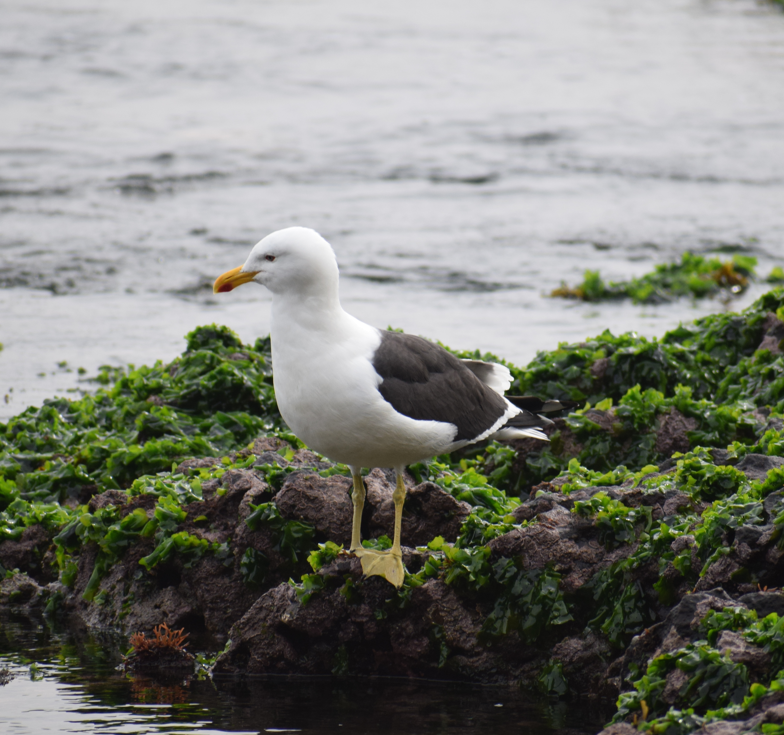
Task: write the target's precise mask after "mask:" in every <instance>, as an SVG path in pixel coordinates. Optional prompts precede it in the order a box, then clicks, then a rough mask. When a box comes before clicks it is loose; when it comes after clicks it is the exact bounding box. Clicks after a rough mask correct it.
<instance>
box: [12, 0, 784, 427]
mask: <svg viewBox="0 0 784 735" xmlns="http://www.w3.org/2000/svg"><path fill="white" fill-rule="evenodd" d="M2 15H3V22H2V24H0V95H2V97H1V98H2V100H3V103H2V108H3V112H2V115H0V216H1V217H2V227H1V228H0V315H1V316H2V319H1V320H0V342H2V343H4V345H5V349H4V350H3V351H2V352H0V396H3V395H4V396H5V402H2V401H0V418H4V417H5V418H7V417H8V416H11V415H13V414H15V413H17V412H18V411H20V410H21V409H22V408H24V407H25V406H26V405H29V404H39V403H40V402H41V401H42V400H43V399H44V398H46V397H50V396H52V395H53V394H55V393H57V394H64V393H67V392H68V391H74V390H75V389H76V388H77V387H78V385H79V383H78V382H77V378H78V374H77V372H76V368H78V367H83V368H85V369H86V370H87V371H88V373H92V372H94V371H95V369H96V368H97V366H98V365H100V364H102V363H113V364H123V363H129V362H130V363H136V364H140V363H143V362H149V361H153V360H155V359H157V358H162V359H170V358H172V357H174V356H175V355H176V354H178V353H179V352H180V351H181V350H182V348H183V347H184V342H183V339H182V337H183V335H184V334H185V332H186V331H188V330H190V329H192V328H193V327H195V326H197V325H198V324H203V323H209V322H212V321H216V322H219V323H225V324H228V325H230V326H231V327H233V328H234V329H236V330H237V331H238V332H239V334H240V336H241V337H242V338H243V339H253V338H255V337H256V336H258V335H260V334H264V333H266V332H267V331H268V319H269V309H268V302H269V299H268V296H267V295H266V293H264V291H263V289H259V288H256V287H255V286H247V287H245V288H244V289H240V290H239V291H237V292H233V293H232V294H230V295H222V296H221V297H220V298H217V297H214V296H213V295H212V293H211V291H210V288H209V284H210V283H211V282H212V280H213V279H214V278H215V276H216V275H218V274H220V273H222V272H223V271H225V270H228V269H229V268H232V267H234V266H236V265H240V264H241V263H242V262H243V261H244V259H245V257H246V255H247V253H248V251H249V249H250V247H251V246H252V245H253V244H254V243H255V242H256V241H257V240H258V239H260V238H261V237H262V236H263V235H265V234H266V233H268V232H269V231H271V230H274V229H278V228H280V227H284V226H288V225H292V224H303V225H308V226H311V227H314V228H316V229H318V230H319V231H321V232H322V233H323V234H324V235H325V236H326V237H327V238H328V239H329V240H330V241H331V242H332V243H333V245H334V247H335V249H336V251H337V253H338V259H339V262H340V265H341V269H342V274H343V281H342V295H343V301H344V304H345V306H346V307H347V308H348V309H349V310H350V311H351V312H353V313H355V314H356V315H357V316H359V317H360V318H363V319H365V320H366V321H369V322H371V323H373V324H376V325H378V326H381V327H385V326H387V325H389V324H391V325H393V326H396V327H402V328H404V329H405V330H406V331H409V332H413V333H417V334H422V335H425V336H428V337H430V338H433V339H440V340H442V341H443V342H445V343H446V344H449V345H451V346H453V347H457V348H470V349H474V348H479V349H481V350H490V351H492V352H495V353H496V354H498V355H501V356H503V357H506V358H507V359H510V360H512V361H514V362H516V363H519V364H524V363H526V362H527V361H528V360H529V359H531V358H532V357H533V356H534V354H535V352H536V351H537V350H538V349H549V348H553V347H555V345H556V344H557V342H559V341H564V340H567V341H574V340H580V339H583V338H585V337H586V336H589V335H593V334H597V333H599V332H601V331H602V330H603V329H604V328H606V327H610V328H612V329H613V330H614V331H616V332H618V331H623V330H627V329H636V330H637V331H639V332H641V333H644V334H661V333H663V332H664V331H665V330H666V329H667V328H670V327H672V326H674V325H676V324H677V323H678V321H679V320H681V319H691V318H694V317H695V316H698V315H700V314H703V313H708V312H711V311H714V310H716V309H717V308H720V305H718V304H716V303H710V302H709V303H705V304H700V305H697V306H694V305H692V304H690V303H688V302H680V303H677V304H675V305H669V306H660V307H650V306H645V307H639V306H622V307H619V306H618V305H617V304H612V305H600V306H595V305H585V304H574V303H569V302H564V301H558V300H551V299H546V298H543V294H547V293H549V291H550V290H551V289H552V288H555V287H557V286H558V285H559V284H560V282H561V280H566V281H568V282H571V283H575V282H578V281H579V280H581V278H582V273H583V271H584V270H585V269H586V268H601V270H602V272H603V273H604V274H605V275H606V276H607V277H609V278H623V277H629V276H632V275H639V274H641V273H643V272H646V271H648V270H650V269H651V268H652V267H653V265H654V264H655V263H659V262H664V261H668V260H670V259H672V258H675V257H677V255H678V254H679V253H680V252H682V251H683V250H686V249H690V250H693V251H697V252H708V251H712V250H715V249H716V248H725V249H726V248H730V249H732V248H735V249H738V248H740V249H741V251H742V252H746V253H749V254H752V255H755V256H757V257H758V258H759V260H760V267H759V271H760V273H761V274H762V275H763V276H764V275H766V274H767V273H768V272H769V271H770V267H771V266H772V265H773V264H775V263H781V262H782V259H784V258H783V257H782V253H783V252H784V247H782V239H783V238H782V231H783V230H784V227H783V219H784V218H783V217H782V211H783V210H782V207H781V202H782V201H784V174H783V173H782V172H783V171H784V166H783V165H782V164H784V95H783V94H781V90H782V89H784V13H782V12H781V10H780V9H778V8H777V7H776V6H774V5H767V4H765V3H763V2H756V0H711V1H700V0H639V1H638V2H635V3H628V2H622V1H621V0H591V2H585V0H561V2H559V3H549V2H545V1H544V0H525V1H523V2H520V0H514V1H512V0H496V2H493V3H489V4H488V3H483V4H481V5H480V4H475V3H454V2H446V0H442V1H440V2H439V1H436V0H434V1H433V2H429V3H427V4H426V5H425V6H423V5H422V3H420V2H413V0H399V1H398V2H395V3H384V4H370V5H368V4H367V3H363V2H361V1H360V0H342V1H341V0H333V1H332V2H318V1H317V0H279V1H276V0H269V1H266V2H262V1H260V0H232V1H229V2H227V1H226V0H220V1H218V0H188V1H187V2H185V0H170V1H169V2H158V1H153V0H139V1H137V2H134V3H102V2H97V1H96V0H38V1H37V2H35V3H31V2H29V0H5V2H3V10H2ZM761 290H762V288H761V287H758V288H757V289H756V290H755V291H753V292H752V293H750V294H749V295H748V296H747V297H745V299H744V300H743V301H741V302H740V303H739V304H738V306H743V305H745V304H747V303H749V302H750V301H751V299H752V298H753V297H754V296H755V295H757V294H758V293H759V292H760V291H761ZM61 362H65V363H67V364H66V365H62V366H60V367H58V363H61ZM69 371H70V372H69Z"/></svg>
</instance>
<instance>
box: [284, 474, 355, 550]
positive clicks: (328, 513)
mask: <svg viewBox="0 0 784 735" xmlns="http://www.w3.org/2000/svg"><path fill="white" fill-rule="evenodd" d="M351 489H352V483H351V479H350V478H348V477H343V476H341V475H333V476H332V477H321V476H320V475H317V474H315V473H309V472H295V473H294V474H292V475H289V476H288V477H287V478H286V482H284V483H283V487H282V488H281V489H280V492H279V493H278V494H277V495H276V496H275V504H276V505H277V506H278V510H279V511H280V513H281V515H282V516H283V517H284V518H288V519H291V520H296V521H305V522H306V523H310V524H311V525H312V526H315V528H316V530H317V531H318V532H319V533H320V534H321V535H322V536H323V537H324V538H325V539H329V540H330V541H334V542H335V543H336V544H340V545H343V546H345V545H347V544H349V543H350V542H351V521H352V518H353V514H354V506H353V505H352V503H351Z"/></svg>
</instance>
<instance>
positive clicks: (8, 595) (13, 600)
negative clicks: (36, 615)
mask: <svg viewBox="0 0 784 735" xmlns="http://www.w3.org/2000/svg"><path fill="white" fill-rule="evenodd" d="M48 599H49V593H48V590H46V588H44V587H41V585H39V584H38V582H36V581H35V580H34V579H31V578H30V577H28V576H27V574H25V573H23V572H20V573H19V574H13V575H11V576H10V577H5V578H0V609H3V608H6V609H10V610H24V611H30V610H34V609H40V608H42V607H43V606H44V605H45V604H46V602H47V601H48Z"/></svg>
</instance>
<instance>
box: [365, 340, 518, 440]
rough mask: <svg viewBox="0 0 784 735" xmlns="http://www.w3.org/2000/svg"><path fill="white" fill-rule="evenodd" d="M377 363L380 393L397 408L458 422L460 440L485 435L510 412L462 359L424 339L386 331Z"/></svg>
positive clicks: (420, 417) (375, 357)
mask: <svg viewBox="0 0 784 735" xmlns="http://www.w3.org/2000/svg"><path fill="white" fill-rule="evenodd" d="M373 367H374V368H375V370H376V372H377V373H378V374H379V376H380V377H381V378H382V382H381V384H380V385H379V386H378V390H379V392H380V393H381V395H382V396H383V397H384V399H385V400H386V401H388V402H389V403H390V404H391V405H392V407H393V408H394V409H395V410H396V411H398V412H399V413H402V414H403V415H405V416H408V417H410V418H412V419H417V420H420V421H443V422H445V423H448V424H452V425H454V426H455V427H456V428H457V433H456V435H455V441H462V440H466V441H472V440H474V439H476V438H478V437H480V436H482V434H484V433H485V432H487V431H488V430H489V429H490V428H492V427H493V426H494V425H495V424H496V423H497V422H498V420H499V419H500V418H501V417H502V416H503V415H504V414H505V413H506V411H507V410H508V404H507V403H506V401H505V400H504V399H503V397H502V396H500V395H499V394H498V393H496V392H495V391H494V390H492V389H491V388H489V387H488V386H486V385H485V384H484V383H483V382H482V381H481V380H480V379H479V378H478V377H477V376H476V375H475V374H474V372H472V370H470V369H469V368H468V367H466V365H465V364H464V362H463V361H462V360H459V359H458V358H456V357H455V356H454V355H451V354H450V353H449V352H447V351H446V350H445V349H444V348H443V347H440V346H439V345H437V344H434V343H433V342H429V341H428V340H426V339H423V338H422V337H417V336H415V335H412V334H402V333H400V332H388V331H387V332H384V331H382V332H381V344H380V345H379V346H378V348H377V349H376V352H375V354H374V355H373Z"/></svg>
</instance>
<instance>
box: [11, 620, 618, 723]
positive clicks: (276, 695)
mask: <svg viewBox="0 0 784 735" xmlns="http://www.w3.org/2000/svg"><path fill="white" fill-rule="evenodd" d="M118 642H119V641H117V640H116V639H113V638H111V637H106V638H104V639H100V638H96V637H93V636H87V637H85V636H84V635H82V636H79V635H78V634H75V633H74V632H67V631H56V630H53V629H52V628H50V627H49V626H48V625H47V624H46V623H45V622H44V621H39V622H37V623H31V622H29V621H26V620H24V619H20V618H16V619H8V618H3V619H0V672H2V671H4V670H6V671H7V672H8V674H7V675H6V677H5V680H6V684H4V685H3V684H2V681H3V680H4V679H3V678H0V686H2V688H0V702H13V704H14V706H12V707H6V706H3V707H0V732H3V733H9V735H10V734H11V733H36V735H37V734H38V733H41V732H44V731H47V730H48V731H50V732H62V733H117V732H122V733H174V732H177V733H182V732H198V733H217V732H235V733H236V732H247V733H263V732H270V733H274V732H303V733H313V734H314V735H317V734H320V733H325V734H326V733H342V735H359V734H362V735H364V734H365V733H373V734H374V735H409V734H410V735H414V734H418V733H422V734H423V735H451V734H452V733H455V735H456V734H457V733H465V732H475V733H483V734H486V733H492V734H493V735H506V733H515V735H519V733H530V734H531V735H540V734H541V735H548V734H549V733H553V732H556V731H563V730H564V729H569V730H570V731H572V732H574V733H576V734H577V733H593V732H596V731H597V730H598V729H599V728H600V727H601V724H602V722H603V720H602V719H601V718H600V717H597V718H594V720H593V721H591V720H590V718H588V717H587V716H586V713H585V711H581V712H580V715H579V719H578V718H577V717H576V716H575V713H574V708H571V709H567V707H566V705H565V704H564V703H562V702H560V703H559V702H556V701H552V702H547V701H539V700H537V699H536V698H535V697H532V696H531V695H530V694H527V693H525V692H523V691H521V690H520V689H519V688H517V687H510V688H507V687H483V686H478V685H475V684H467V683H460V682H432V681H413V680H400V679H361V680H357V679H334V678H327V677H317V678H316V677H311V678H287V677H274V678H267V679H263V680H259V679H254V680H245V681H240V682H237V681H234V680H231V679H218V680H215V681H213V680H210V679H209V678H208V677H203V678H201V679H199V678H192V679H187V678H186V679H182V678H181V679H169V680H165V679H164V680H155V679H151V678H149V677H135V676H129V675H126V674H124V673H122V672H121V671H120V670H119V669H118V667H117V664H118V663H119V661H120V660H121V655H120V651H121V650H122V649H121V647H118ZM0 676H2V674H0Z"/></svg>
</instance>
